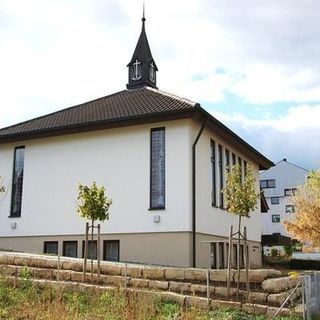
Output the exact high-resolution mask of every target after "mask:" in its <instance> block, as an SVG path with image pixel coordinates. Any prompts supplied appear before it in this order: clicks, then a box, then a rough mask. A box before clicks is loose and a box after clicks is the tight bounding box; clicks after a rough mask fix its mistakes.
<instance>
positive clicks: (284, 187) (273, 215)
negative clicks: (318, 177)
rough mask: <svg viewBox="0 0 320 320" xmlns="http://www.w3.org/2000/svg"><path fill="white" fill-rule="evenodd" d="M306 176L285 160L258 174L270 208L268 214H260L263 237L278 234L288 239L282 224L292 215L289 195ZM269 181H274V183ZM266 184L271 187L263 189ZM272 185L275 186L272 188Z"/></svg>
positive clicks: (300, 169) (306, 172)
mask: <svg viewBox="0 0 320 320" xmlns="http://www.w3.org/2000/svg"><path fill="white" fill-rule="evenodd" d="M307 175H308V171H307V170H305V169H303V168H301V167H299V166H296V165H294V164H292V163H290V162H288V161H286V159H283V160H282V161H280V162H278V163H277V164H276V165H275V166H274V167H271V168H270V169H268V170H266V171H264V172H262V173H261V174H260V183H261V186H262V188H263V191H264V195H265V197H266V200H267V203H268V206H269V208H270V209H269V211H268V212H266V213H262V225H263V234H264V235H271V234H274V233H280V234H281V235H283V236H286V237H290V235H289V234H288V233H287V231H286V229H285V227H284V224H283V222H284V221H286V220H290V219H291V218H292V217H293V215H294V213H293V212H292V209H293V210H294V208H293V207H292V203H291V199H292V197H291V196H290V195H289V194H292V193H294V191H295V189H296V188H297V187H298V186H299V185H303V184H304V182H305V179H306V177H307ZM270 180H274V182H272V181H270ZM266 181H269V182H266ZM266 183H269V185H271V186H272V187H267V188H264V186H265V184H266ZM273 184H275V186H274V187H273ZM286 194H287V195H286Z"/></svg>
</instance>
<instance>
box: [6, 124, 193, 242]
mask: <svg viewBox="0 0 320 320" xmlns="http://www.w3.org/2000/svg"><path fill="white" fill-rule="evenodd" d="M188 123H189V122H188V121H187V120H177V121H169V122H166V123H156V124H148V125H139V126H132V127H126V128H117V129H109V130H102V131H95V132H88V133H81V134H73V135H66V136H58V137H51V138H45V139H36V140H28V141H25V142H19V143H10V144H4V145H0V175H1V176H2V177H3V179H4V183H5V185H6V186H7V189H8V190H7V193H6V195H5V196H4V198H3V199H2V201H1V204H0V235H1V236H2V237H6V236H32V235H64V234H82V233H83V231H84V221H83V219H81V218H80V217H79V216H78V214H77V212H76V206H77V204H76V198H77V185H78V183H82V184H91V183H92V182H93V181H96V182H97V184H98V185H104V186H105V187H106V189H107V194H108V195H109V196H110V197H111V198H112V200H113V204H112V206H111V210H110V220H109V221H106V222H104V223H102V232H103V233H131V232H132V233H135V232H140V233H141V232H168V231H190V230H191V229H190V228H191V215H190V212H191V211H190V201H186V199H189V198H190V188H189V187H190V181H189V179H190V176H189V174H188V173H189V172H190V159H188V157H187V155H188V154H189V152H190V145H189V126H188ZM161 126H165V128H166V209H165V210H156V211H149V210H148V209H149V187H150V129H151V128H155V127H161ZM18 145H25V163H24V181H23V200H22V213H21V217H20V218H8V216H9V215H10V201H11V183H12V167H13V155H14V147H16V146H18ZM156 215H158V216H160V222H159V223H155V222H153V217H154V216H156ZM14 222H16V228H12V227H13V223H14Z"/></svg>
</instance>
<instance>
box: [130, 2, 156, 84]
mask: <svg viewBox="0 0 320 320" xmlns="http://www.w3.org/2000/svg"><path fill="white" fill-rule="evenodd" d="M145 21H146V18H145V16H144V5H143V16H142V30H141V33H140V37H139V40H138V43H137V45H136V48H135V50H134V53H133V56H132V58H131V61H130V62H129V63H128V65H127V67H128V75H129V81H128V84H127V88H128V89H135V88H140V87H144V86H150V87H153V88H157V82H156V71H158V68H157V65H156V63H155V62H154V60H153V58H152V54H151V50H150V46H149V42H148V38H147V35H146V30H145Z"/></svg>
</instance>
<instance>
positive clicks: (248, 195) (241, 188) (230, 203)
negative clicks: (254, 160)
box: [223, 164, 260, 290]
mask: <svg viewBox="0 0 320 320" xmlns="http://www.w3.org/2000/svg"><path fill="white" fill-rule="evenodd" d="M223 193H224V196H225V201H226V206H227V210H228V212H230V213H232V214H234V215H237V216H238V231H237V232H236V233H235V234H233V235H237V236H238V254H237V256H238V263H237V270H238V287H237V288H238V290H239V279H240V252H239V248H240V238H241V237H242V238H244V239H245V240H246V235H243V234H242V233H241V218H242V217H245V218H250V213H251V211H253V210H254V209H255V208H256V206H257V202H258V199H259V197H260V193H259V192H256V187H255V178H254V176H253V172H252V166H250V165H248V166H247V167H246V170H245V174H244V179H242V172H241V167H240V166H239V165H238V164H237V165H234V166H232V167H231V168H230V170H229V172H227V174H226V186H225V188H224V189H223ZM233 235H232V236H233ZM232 236H231V237H232ZM231 249H232V248H231V247H230V245H229V250H231ZM245 251H246V248H245ZM230 252H231V251H230ZM229 258H230V254H229Z"/></svg>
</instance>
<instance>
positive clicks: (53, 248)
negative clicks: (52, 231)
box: [43, 241, 58, 255]
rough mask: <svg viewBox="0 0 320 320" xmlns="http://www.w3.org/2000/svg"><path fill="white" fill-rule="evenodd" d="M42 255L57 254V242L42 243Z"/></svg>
mask: <svg viewBox="0 0 320 320" xmlns="http://www.w3.org/2000/svg"><path fill="white" fill-rule="evenodd" d="M43 253H46V254H55V255H57V254H58V241H45V242H44V243H43Z"/></svg>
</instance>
